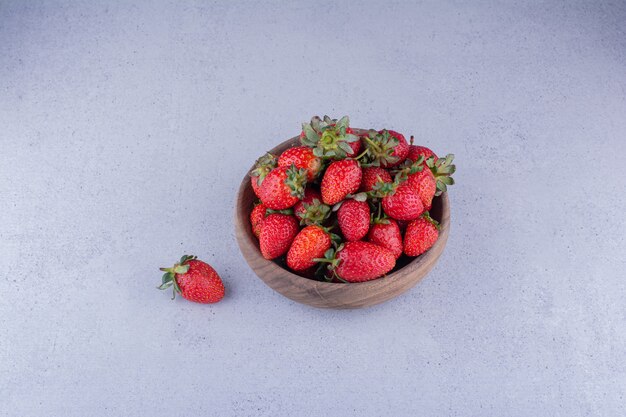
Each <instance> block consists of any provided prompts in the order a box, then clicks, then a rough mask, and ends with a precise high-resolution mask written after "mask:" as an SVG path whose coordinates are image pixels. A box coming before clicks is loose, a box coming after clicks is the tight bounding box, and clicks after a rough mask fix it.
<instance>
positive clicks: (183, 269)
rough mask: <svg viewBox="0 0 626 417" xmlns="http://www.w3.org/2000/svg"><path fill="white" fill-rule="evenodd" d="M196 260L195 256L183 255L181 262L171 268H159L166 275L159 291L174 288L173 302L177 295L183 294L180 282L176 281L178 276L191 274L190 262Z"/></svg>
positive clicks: (162, 278)
mask: <svg viewBox="0 0 626 417" xmlns="http://www.w3.org/2000/svg"><path fill="white" fill-rule="evenodd" d="M195 259H198V257H197V256H193V255H183V256H182V257H181V258H180V261H179V262H178V263H176V264H174V266H172V267H171V268H159V270H161V271H164V272H165V273H164V274H163V276H162V277H161V285H159V286H158V287H157V289H159V290H166V289H168V288H170V287H173V294H172V300H173V299H174V298H176V293H178V294H180V293H181V291H180V287H179V286H178V282H177V281H176V274H186V273H187V272H189V263H188V262H189V261H192V260H195Z"/></svg>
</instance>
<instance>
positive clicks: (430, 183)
mask: <svg viewBox="0 0 626 417" xmlns="http://www.w3.org/2000/svg"><path fill="white" fill-rule="evenodd" d="M407 184H408V185H409V186H410V187H411V188H413V190H415V192H416V193H417V194H419V196H420V199H421V200H422V204H423V205H424V208H425V209H426V210H429V209H430V207H431V205H432V202H433V197H434V196H435V192H436V191H437V183H436V181H435V176H434V175H433V173H432V172H431V170H430V169H428V167H422V169H421V171H418V172H416V173H414V174H409V175H408V178H407Z"/></svg>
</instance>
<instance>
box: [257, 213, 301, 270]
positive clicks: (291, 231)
mask: <svg viewBox="0 0 626 417" xmlns="http://www.w3.org/2000/svg"><path fill="white" fill-rule="evenodd" d="M299 230H300V228H299V226H298V220H296V218H295V217H294V216H291V215H289V214H280V213H272V214H270V215H269V216H267V217H266V218H265V220H263V225H262V227H261V234H260V235H259V246H260V247H261V255H263V257H264V258H265V259H274V258H278V257H279V256H282V255H284V254H285V253H287V251H288V250H289V247H290V246H291V242H293V239H294V238H295V237H296V235H297V234H298V231H299Z"/></svg>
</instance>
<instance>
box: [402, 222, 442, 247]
mask: <svg viewBox="0 0 626 417" xmlns="http://www.w3.org/2000/svg"><path fill="white" fill-rule="evenodd" d="M438 237H439V224H438V223H437V222H436V221H435V220H433V219H432V218H431V217H430V216H429V215H428V213H424V215H423V216H422V217H420V218H419V219H416V220H413V221H412V222H411V223H409V225H408V226H407V227H406V232H404V253H406V254H407V255H408V256H418V255H421V254H422V253H424V252H426V251H427V250H428V249H430V248H431V247H432V246H433V245H434V244H435V242H436V241H437V238H438Z"/></svg>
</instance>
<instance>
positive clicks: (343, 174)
mask: <svg viewBox="0 0 626 417" xmlns="http://www.w3.org/2000/svg"><path fill="white" fill-rule="evenodd" d="M362 176H363V171H362V170H361V166H360V165H359V163H358V162H357V161H355V160H354V159H343V160H341V161H335V162H333V163H332V164H330V165H329V166H328V168H327V169H326V172H325V173H324V178H322V186H321V191H322V200H323V201H324V203H325V204H328V205H331V206H332V205H335V204H337V203H338V202H340V201H341V200H343V199H345V198H346V196H347V195H348V194H352V193H355V192H357V191H358V189H359V187H360V186H361V178H362Z"/></svg>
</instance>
